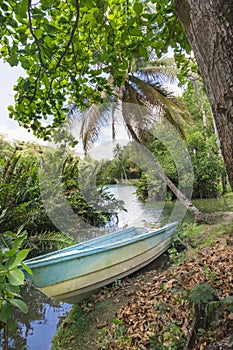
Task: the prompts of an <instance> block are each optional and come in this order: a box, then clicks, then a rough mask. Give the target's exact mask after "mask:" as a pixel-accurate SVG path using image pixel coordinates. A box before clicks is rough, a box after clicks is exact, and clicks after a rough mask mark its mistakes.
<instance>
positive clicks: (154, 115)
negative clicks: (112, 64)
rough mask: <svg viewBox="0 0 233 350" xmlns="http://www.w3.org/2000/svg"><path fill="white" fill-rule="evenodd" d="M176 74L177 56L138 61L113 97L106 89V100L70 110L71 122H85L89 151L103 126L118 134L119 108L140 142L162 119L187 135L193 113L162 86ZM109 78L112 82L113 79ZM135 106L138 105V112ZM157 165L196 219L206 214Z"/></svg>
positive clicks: (82, 134) (84, 135)
mask: <svg viewBox="0 0 233 350" xmlns="http://www.w3.org/2000/svg"><path fill="white" fill-rule="evenodd" d="M135 63H136V65H135ZM175 74H176V68H175V63H174V60H173V59H161V60H154V61H149V62H142V61H138V62H137V61H134V62H133V64H131V67H130V71H129V73H128V75H127V78H126V79H125V82H124V84H123V85H122V86H121V87H120V88H113V89H112V91H113V93H112V96H110V97H109V96H107V95H105V94H104V93H102V96H103V100H104V101H105V103H103V104H101V105H94V104H92V105H90V108H89V109H88V110H87V111H85V112H83V113H81V112H78V111H77V110H75V109H72V110H71V111H70V113H69V118H68V119H69V123H72V122H73V121H74V120H77V119H78V120H79V121H80V122H81V129H80V138H81V140H82V143H83V148H84V150H85V152H87V151H88V150H89V149H90V148H91V146H92V145H93V144H94V143H95V141H97V139H98V137H99V133H100V131H101V129H102V128H103V127H106V125H109V124H111V128H112V137H113V139H114V138H115V135H116V130H115V125H116V120H117V115H119V112H120V114H121V117H122V120H123V123H124V125H125V127H126V130H127V131H128V134H129V136H130V137H131V138H132V139H133V140H134V141H136V143H138V144H141V145H143V144H145V141H146V139H147V138H148V137H149V136H150V135H151V131H152V130H153V129H154V127H155V124H156V123H158V122H161V121H162V120H167V121H169V122H170V124H171V125H172V126H173V127H174V128H176V129H177V130H178V132H179V134H180V135H181V137H182V138H184V137H185V135H184V129H183V125H184V121H188V120H189V119H190V116H189V113H188V111H187V109H186V108H185V107H184V105H183V104H182V103H181V102H180V101H179V100H178V99H177V98H176V97H174V95H173V94H172V93H171V92H169V91H167V90H166V89H165V88H163V86H162V83H164V81H165V82H166V81H168V80H169V81H173V80H174V79H175ZM109 81H110V82H111V79H109ZM161 82H162V83H161ZM132 106H136V107H137V108H136V113H135V108H132ZM69 123H68V124H69ZM153 166H154V168H155V170H156V171H157V172H158V174H159V176H160V177H161V178H162V180H163V181H164V182H165V183H166V185H167V186H168V187H169V188H170V189H171V191H172V192H173V193H174V194H175V195H176V197H177V198H178V199H179V200H180V202H182V203H183V205H184V206H185V207H186V208H187V209H188V210H189V211H190V212H191V213H192V214H193V215H194V216H195V218H196V220H199V219H201V218H203V213H201V211H200V210H199V209H198V208H196V207H195V206H194V205H193V204H192V202H191V201H190V200H189V199H188V198H187V197H186V196H185V195H184V194H183V193H182V192H181V191H180V190H179V189H178V188H177V187H176V186H175V185H174V184H173V183H172V181H171V180H170V179H169V178H168V177H167V176H166V174H164V172H163V171H162V169H161V168H160V167H159V166H158V164H156V162H153Z"/></svg>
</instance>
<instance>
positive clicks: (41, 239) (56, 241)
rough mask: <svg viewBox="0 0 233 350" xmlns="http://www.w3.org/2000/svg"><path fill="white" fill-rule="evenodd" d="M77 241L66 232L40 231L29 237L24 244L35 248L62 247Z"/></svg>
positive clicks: (49, 248)
mask: <svg viewBox="0 0 233 350" xmlns="http://www.w3.org/2000/svg"><path fill="white" fill-rule="evenodd" d="M76 243H77V242H76V241H75V240H74V239H73V238H72V237H71V236H69V235H68V234H65V233H63V232H54V231H52V232H42V233H38V234H37V235H36V236H32V237H30V239H29V240H28V241H27V242H26V244H25V246H26V247H29V248H32V249H37V250H42V251H44V250H51V249H54V248H56V249H62V248H66V247H69V246H71V245H73V244H76Z"/></svg>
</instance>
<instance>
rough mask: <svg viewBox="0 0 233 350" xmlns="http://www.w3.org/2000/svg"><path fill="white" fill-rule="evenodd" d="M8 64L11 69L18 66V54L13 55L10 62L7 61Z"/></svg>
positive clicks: (9, 59)
mask: <svg viewBox="0 0 233 350" xmlns="http://www.w3.org/2000/svg"><path fill="white" fill-rule="evenodd" d="M7 62H8V63H10V65H11V67H14V66H17V64H18V62H19V59H18V55H17V54H15V53H14V54H12V55H11V56H10V57H9V58H8V60H7Z"/></svg>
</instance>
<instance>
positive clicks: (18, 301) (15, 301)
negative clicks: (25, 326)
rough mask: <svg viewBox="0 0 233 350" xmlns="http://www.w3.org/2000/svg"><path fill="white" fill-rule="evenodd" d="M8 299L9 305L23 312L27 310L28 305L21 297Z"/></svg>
mask: <svg viewBox="0 0 233 350" xmlns="http://www.w3.org/2000/svg"><path fill="white" fill-rule="evenodd" d="M8 301H9V302H10V303H11V305H13V306H15V307H17V308H18V309H20V311H22V312H23V313H25V314H26V313H27V312H28V307H27V305H26V304H25V302H24V301H23V300H21V299H8Z"/></svg>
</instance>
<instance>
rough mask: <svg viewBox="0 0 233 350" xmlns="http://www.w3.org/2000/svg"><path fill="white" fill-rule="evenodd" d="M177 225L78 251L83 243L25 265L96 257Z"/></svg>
mask: <svg viewBox="0 0 233 350" xmlns="http://www.w3.org/2000/svg"><path fill="white" fill-rule="evenodd" d="M177 225H178V222H173V223H170V224H167V225H165V226H163V227H161V228H159V229H156V230H154V231H146V232H143V233H140V234H138V235H136V236H135V235H134V236H130V237H127V238H124V239H120V240H116V241H114V242H112V243H107V242H106V243H105V244H102V245H101V244H100V245H99V246H98V245H97V246H95V247H88V248H87V249H82V250H78V246H80V247H81V245H82V244H83V243H79V244H75V245H73V246H70V247H68V248H64V249H61V250H58V251H56V252H52V253H49V254H45V255H41V256H38V257H36V258H32V259H29V260H25V261H24V264H25V265H27V266H28V267H30V268H36V267H38V268H40V267H42V266H46V265H51V264H58V263H61V262H64V261H68V260H72V259H76V258H79V257H80V258H81V257H84V256H89V255H94V254H97V253H101V252H104V251H105V252H106V251H108V250H112V249H115V248H119V247H122V246H125V245H129V244H131V243H135V242H139V241H141V240H144V239H147V238H149V237H152V236H157V235H160V234H162V233H164V232H166V231H167V230H169V229H171V228H173V227H174V228H175V227H177ZM129 229H132V230H134V231H135V228H134V227H131V228H128V229H126V230H129ZM122 232H124V230H120V231H117V232H114V234H116V236H117V234H120V233H121V234H122ZM172 233H173V232H172ZM108 235H109V236H110V235H112V233H110V234H108ZM108 235H105V237H107V236H108ZM102 237H103V236H100V237H97V238H94V239H91V240H88V241H86V242H88V243H92V242H94V243H95V242H96V241H97V242H98V238H102ZM116 238H117V237H116ZM84 243H85V242H84ZM100 243H101V242H100ZM75 247H77V249H76V250H75V251H73V250H72V248H73V249H74V248H75Z"/></svg>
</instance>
